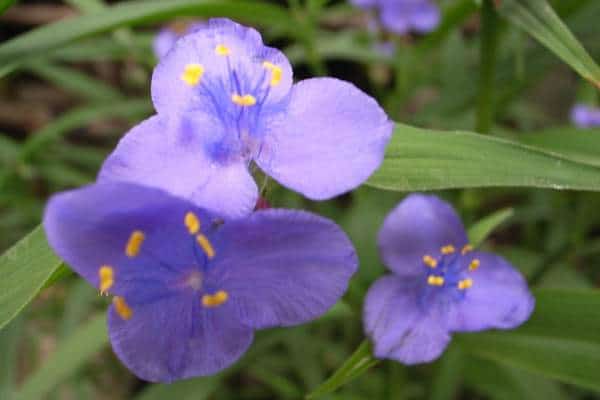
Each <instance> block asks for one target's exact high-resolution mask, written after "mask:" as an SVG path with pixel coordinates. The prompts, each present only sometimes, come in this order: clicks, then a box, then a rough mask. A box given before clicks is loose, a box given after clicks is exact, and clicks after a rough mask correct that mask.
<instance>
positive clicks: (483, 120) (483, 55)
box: [475, 0, 499, 133]
mask: <svg viewBox="0 0 600 400" xmlns="http://www.w3.org/2000/svg"><path fill="white" fill-rule="evenodd" d="M498 28H499V22H498V15H497V14H496V11H495V10H494V2H493V0H483V4H482V7H481V50H480V74H479V96H478V97H479V99H478V105H477V121H476V127H475V129H476V131H477V132H480V133H489V132H490V129H491V128H492V124H493V122H494V80H495V75H496V59H497V56H498V31H499V29H498Z"/></svg>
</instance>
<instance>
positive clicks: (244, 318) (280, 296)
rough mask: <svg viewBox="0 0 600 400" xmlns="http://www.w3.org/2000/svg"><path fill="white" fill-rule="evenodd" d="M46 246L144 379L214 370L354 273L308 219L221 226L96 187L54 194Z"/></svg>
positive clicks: (298, 319) (149, 196)
mask: <svg viewBox="0 0 600 400" xmlns="http://www.w3.org/2000/svg"><path fill="white" fill-rule="evenodd" d="M44 228H45V230H46V234H47V237H48V241H49V243H50V245H51V246H52V248H53V249H54V250H55V251H56V252H57V254H59V255H60V256H61V257H62V258H63V259H64V260H65V261H66V262H67V263H68V264H69V265H70V266H71V267H72V268H73V269H74V270H75V271H77V273H79V274H80V275H81V276H82V277H83V278H85V279H86V280H87V281H88V282H90V283H91V284H92V285H94V286H96V287H98V288H99V290H100V291H101V293H104V294H111V295H114V296H115V297H113V304H112V306H111V307H110V310H109V313H108V328H109V336H110V341H111V343H112V347H113V349H114V351H115V353H116V354H117V356H118V357H119V358H120V359H121V361H122V362H123V363H124V364H125V365H126V366H127V367H128V368H129V369H130V370H132V371H133V372H134V373H135V374H136V375H137V376H139V377H140V378H142V379H145V380H148V381H155V382H170V381H173V380H177V379H184V378H189V377H193V376H199V375H210V374H214V373H216V372H218V371H220V370H222V369H223V368H226V367H228V366H229V365H231V364H232V363H233V362H235V361H236V360H237V359H238V358H239V357H240V356H241V355H242V354H243V353H244V352H245V351H246V350H247V349H248V347H249V346H250V344H251V342H252V338H253V332H254V330H256V329H262V328H268V327H274V326H290V325H296V324H300V323H303V322H307V321H310V320H312V319H314V318H316V317H318V316H320V315H321V314H323V313H324V312H325V311H327V309H329V308H330V307H331V306H332V305H333V304H335V302H336V301H337V300H338V299H339V298H340V296H342V294H343V293H344V292H345V290H346V288H347V286H348V281H349V279H350V277H351V276H352V275H353V274H354V272H355V271H356V268H357V257H356V254H355V251H354V248H353V246H352V244H351V242H350V241H349V239H348V238H347V236H346V235H345V234H344V233H343V232H342V231H341V230H340V228H339V227H338V226H337V225H335V224H334V223H333V222H331V221H329V220H327V219H324V218H321V217H318V216H315V215H313V214H310V213H306V212H300V211H286V210H274V209H271V210H263V211H258V212H255V213H253V214H251V215H250V216H248V217H246V218H242V219H237V220H234V221H227V222H223V221H222V220H218V219H217V218H216V217H215V216H214V215H211V214H210V213H208V212H206V211H205V210H203V209H199V208H197V207H196V206H195V205H193V204H191V203H189V202H187V201H185V200H183V199H179V198H176V197H172V196H170V195H169V194H167V193H166V192H163V191H161V190H157V189H153V188H149V187H144V186H138V185H132V184H128V183H104V184H102V183H101V184H96V185H92V186H88V187H85V188H82V189H79V190H73V191H69V192H65V193H62V194H59V195H56V196H54V197H53V198H52V199H51V200H50V202H49V204H48V206H47V209H46V213H45V216H44Z"/></svg>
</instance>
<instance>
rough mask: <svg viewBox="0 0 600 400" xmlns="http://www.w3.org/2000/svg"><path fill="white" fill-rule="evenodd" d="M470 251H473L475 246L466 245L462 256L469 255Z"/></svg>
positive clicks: (461, 252)
mask: <svg viewBox="0 0 600 400" xmlns="http://www.w3.org/2000/svg"><path fill="white" fill-rule="evenodd" d="M470 251H473V246H471V245H470V244H466V245H465V246H464V247H463V248H462V250H461V251H460V254H462V255H463V256H464V255H465V254H467V253H468V252H470Z"/></svg>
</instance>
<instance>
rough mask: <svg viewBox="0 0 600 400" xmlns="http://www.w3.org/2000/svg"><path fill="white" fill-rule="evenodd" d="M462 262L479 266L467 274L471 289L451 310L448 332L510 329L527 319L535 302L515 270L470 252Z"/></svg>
mask: <svg viewBox="0 0 600 400" xmlns="http://www.w3.org/2000/svg"><path fill="white" fill-rule="evenodd" d="M463 259H464V260H465V261H464V262H465V264H467V263H468V262H469V260H470V259H478V260H479V261H480V265H479V267H478V268H477V269H476V270H475V271H471V272H469V278H471V279H472V280H473V286H472V287H470V288H469V289H466V290H465V297H464V299H463V300H462V301H461V302H459V303H457V304H456V306H455V307H454V308H453V310H452V314H451V317H450V329H451V330H453V331H480V330H483V329H490V328H500V329H510V328H514V327H516V326H519V325H521V324H522V323H523V322H525V321H526V320H527V319H529V316H530V315H531V313H532V312H533V308H534V306H535V299H534V298H533V296H532V295H531V292H530V291H529V289H528V287H527V282H526V281H525V279H524V277H523V276H522V275H521V273H520V272H519V271H518V270H516V269H515V268H514V267H513V266H512V265H510V264H509V263H508V262H507V261H506V260H505V259H504V258H502V257H500V256H497V255H494V254H490V253H484V252H473V253H471V254H470V257H465V258H463ZM464 267H465V268H467V265H465V266H464Z"/></svg>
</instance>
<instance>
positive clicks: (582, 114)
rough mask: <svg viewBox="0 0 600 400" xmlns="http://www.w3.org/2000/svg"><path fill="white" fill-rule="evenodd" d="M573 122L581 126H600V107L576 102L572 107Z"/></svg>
mask: <svg viewBox="0 0 600 400" xmlns="http://www.w3.org/2000/svg"><path fill="white" fill-rule="evenodd" d="M571 122H572V123H573V124H574V125H575V126H577V127H579V128H596V127H600V108H599V107H592V106H588V105H585V104H576V105H575V106H573V108H572V109H571Z"/></svg>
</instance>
